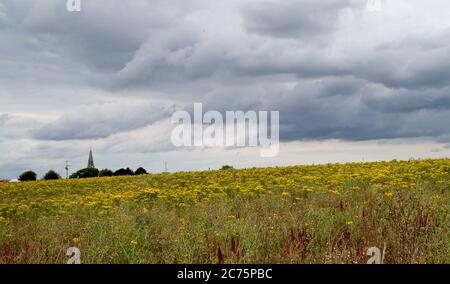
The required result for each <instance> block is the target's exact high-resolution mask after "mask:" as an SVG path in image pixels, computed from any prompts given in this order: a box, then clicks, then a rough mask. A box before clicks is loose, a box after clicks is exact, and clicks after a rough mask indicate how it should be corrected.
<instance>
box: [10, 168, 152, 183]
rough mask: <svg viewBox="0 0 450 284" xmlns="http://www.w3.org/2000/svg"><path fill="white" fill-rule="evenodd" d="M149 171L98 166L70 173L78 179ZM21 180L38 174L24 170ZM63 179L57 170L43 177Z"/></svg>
mask: <svg viewBox="0 0 450 284" xmlns="http://www.w3.org/2000/svg"><path fill="white" fill-rule="evenodd" d="M146 174H148V172H147V171H146V170H145V169H144V168H142V167H140V168H138V169H137V170H136V171H133V170H132V169H130V168H126V169H124V168H122V169H119V170H116V171H112V170H109V169H103V170H99V169H96V168H86V169H81V170H79V171H77V172H75V173H73V174H71V175H70V177H69V178H71V179H77V178H94V177H113V176H134V175H146ZM18 179H19V180H20V181H35V180H37V174H36V173H35V172H33V171H26V172H23V173H22V174H21V175H20V176H19V178H18ZM57 179H61V176H60V175H59V174H58V173H57V172H55V171H54V170H50V171H48V172H47V173H46V174H45V175H44V176H43V177H42V180H57Z"/></svg>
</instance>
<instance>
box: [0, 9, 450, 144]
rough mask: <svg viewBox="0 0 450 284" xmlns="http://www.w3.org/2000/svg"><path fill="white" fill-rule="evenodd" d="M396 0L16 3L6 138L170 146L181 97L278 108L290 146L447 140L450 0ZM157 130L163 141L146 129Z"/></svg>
mask: <svg viewBox="0 0 450 284" xmlns="http://www.w3.org/2000/svg"><path fill="white" fill-rule="evenodd" d="M431 2H432V3H431ZM383 3H385V5H384V8H383V11H382V12H379V13H371V12H368V11H366V9H365V1H357V0H332V1H316V0H286V1H275V0H271V1H259V0H230V1H206V0H187V1H178V0H169V1H167V0H133V1H127V2H124V1H121V0H82V11H81V12H79V13H70V12H68V11H66V10H65V1H61V0H39V1H34V0H22V1H16V0H3V1H1V2H0V66H1V68H0V86H2V88H0V113H2V115H0V127H2V129H1V131H0V133H1V136H0V139H4V140H5V139H6V140H8V139H9V142H10V144H12V143H13V142H14V141H15V140H12V139H13V137H14V139H19V138H18V137H20V139H29V141H24V140H21V143H23V145H27V147H28V148H30V149H31V150H30V151H31V152H32V153H40V152H42V153H44V152H46V153H47V152H49V151H51V148H57V149H63V150H61V151H62V152H64V151H68V150H67V149H70V148H71V144H70V143H74V142H73V141H74V140H77V141H83V140H86V141H91V140H96V143H99V147H104V148H103V149H106V148H108V149H112V150H113V151H117V152H123V151H124V149H128V151H131V152H132V151H135V152H136V153H139V152H148V151H157V150H160V151H162V149H163V150H164V149H165V150H168V149H171V147H170V145H169V144H170V141H165V140H164V139H165V138H167V135H166V134H167V133H169V132H170V127H169V126H167V125H166V124H165V121H166V120H167V119H168V118H169V117H170V115H171V111H172V108H171V106H172V105H176V106H180V107H187V108H189V106H192V104H193V103H194V102H203V103H204V104H205V107H206V108H207V109H210V110H212V109H214V110H219V111H227V110H279V111H280V118H281V137H282V139H283V140H284V141H295V140H308V139H334V138H338V139H343V140H351V141H353V140H369V139H382V138H389V139H390V138H404V137H422V136H426V137H432V139H434V140H435V141H447V139H446V138H445V137H448V135H449V133H450V127H449V124H448V121H450V94H449V91H450V9H449V8H450V6H449V4H448V1H445V0H433V1H427V3H424V1H419V0H412V1H406V0H398V1H397V0H395V1H394V0H392V1H390V0H385V1H383ZM159 102H163V103H159ZM6 113H8V114H10V116H8V115H5V114H6ZM10 117H12V118H13V119H12V120H8V118H10ZM26 125H28V126H26ZM30 125H32V127H31V126H30ZM164 127H167V129H164ZM30 128H31V129H30ZM147 130H148V131H150V132H151V133H154V137H159V138H157V139H156V138H155V139H153V140H154V143H153V144H151V145H146V144H145V143H140V141H139V139H138V138H137V137H139V136H142V135H144V132H145V131H147ZM4 133H9V134H8V135H6V134H4ZM11 133H12V134H11ZM127 137H134V139H127ZM149 140H152V139H151V137H150V138H149ZM65 141H66V143H67V144H64V143H65ZM164 141H165V142H164ZM38 142H39V143H48V144H46V145H42V144H40V146H35V144H34V143H38ZM55 143H56V144H55ZM164 143H166V145H164ZM10 144H9V145H10ZM21 145H22V144H21ZM49 145H50V146H49ZM49 147H50V148H49ZM39 149H40V150H39ZM44 149H45V151H44Z"/></svg>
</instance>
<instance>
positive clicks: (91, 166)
mask: <svg viewBox="0 0 450 284" xmlns="http://www.w3.org/2000/svg"><path fill="white" fill-rule="evenodd" d="M87 167H88V169H93V168H95V166H94V158H93V156H92V148H91V150H89V160H88V165H87Z"/></svg>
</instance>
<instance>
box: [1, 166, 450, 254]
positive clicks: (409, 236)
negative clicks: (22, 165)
mask: <svg viewBox="0 0 450 284" xmlns="http://www.w3.org/2000/svg"><path fill="white" fill-rule="evenodd" d="M449 228H450V160H448V159H442V160H420V161H417V160H412V161H405V162H398V161H392V162H379V163H352V164H328V165H319V166H293V167H283V168H265V169H244V170H222V171H205V172H196V173H175V174H154V175H145V176H134V177H112V178H96V179H85V180H68V181H67V180H58V181H38V182H29V183H17V184H0V263H65V262H67V259H68V257H67V256H66V250H67V248H69V247H72V246H75V247H78V248H79V249H80V250H81V253H82V256H81V261H82V263H366V262H367V260H368V256H367V255H366V252H367V249H368V248H370V247H378V248H380V250H381V251H382V252H383V256H382V261H383V263H450V234H449V233H450V231H449Z"/></svg>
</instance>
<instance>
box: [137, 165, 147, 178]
mask: <svg viewBox="0 0 450 284" xmlns="http://www.w3.org/2000/svg"><path fill="white" fill-rule="evenodd" d="M134 174H135V175H137V176H138V175H146V174H148V173H147V171H146V170H145V169H144V168H143V167H140V168H139V169H137V170H136V171H135V172H134Z"/></svg>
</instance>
